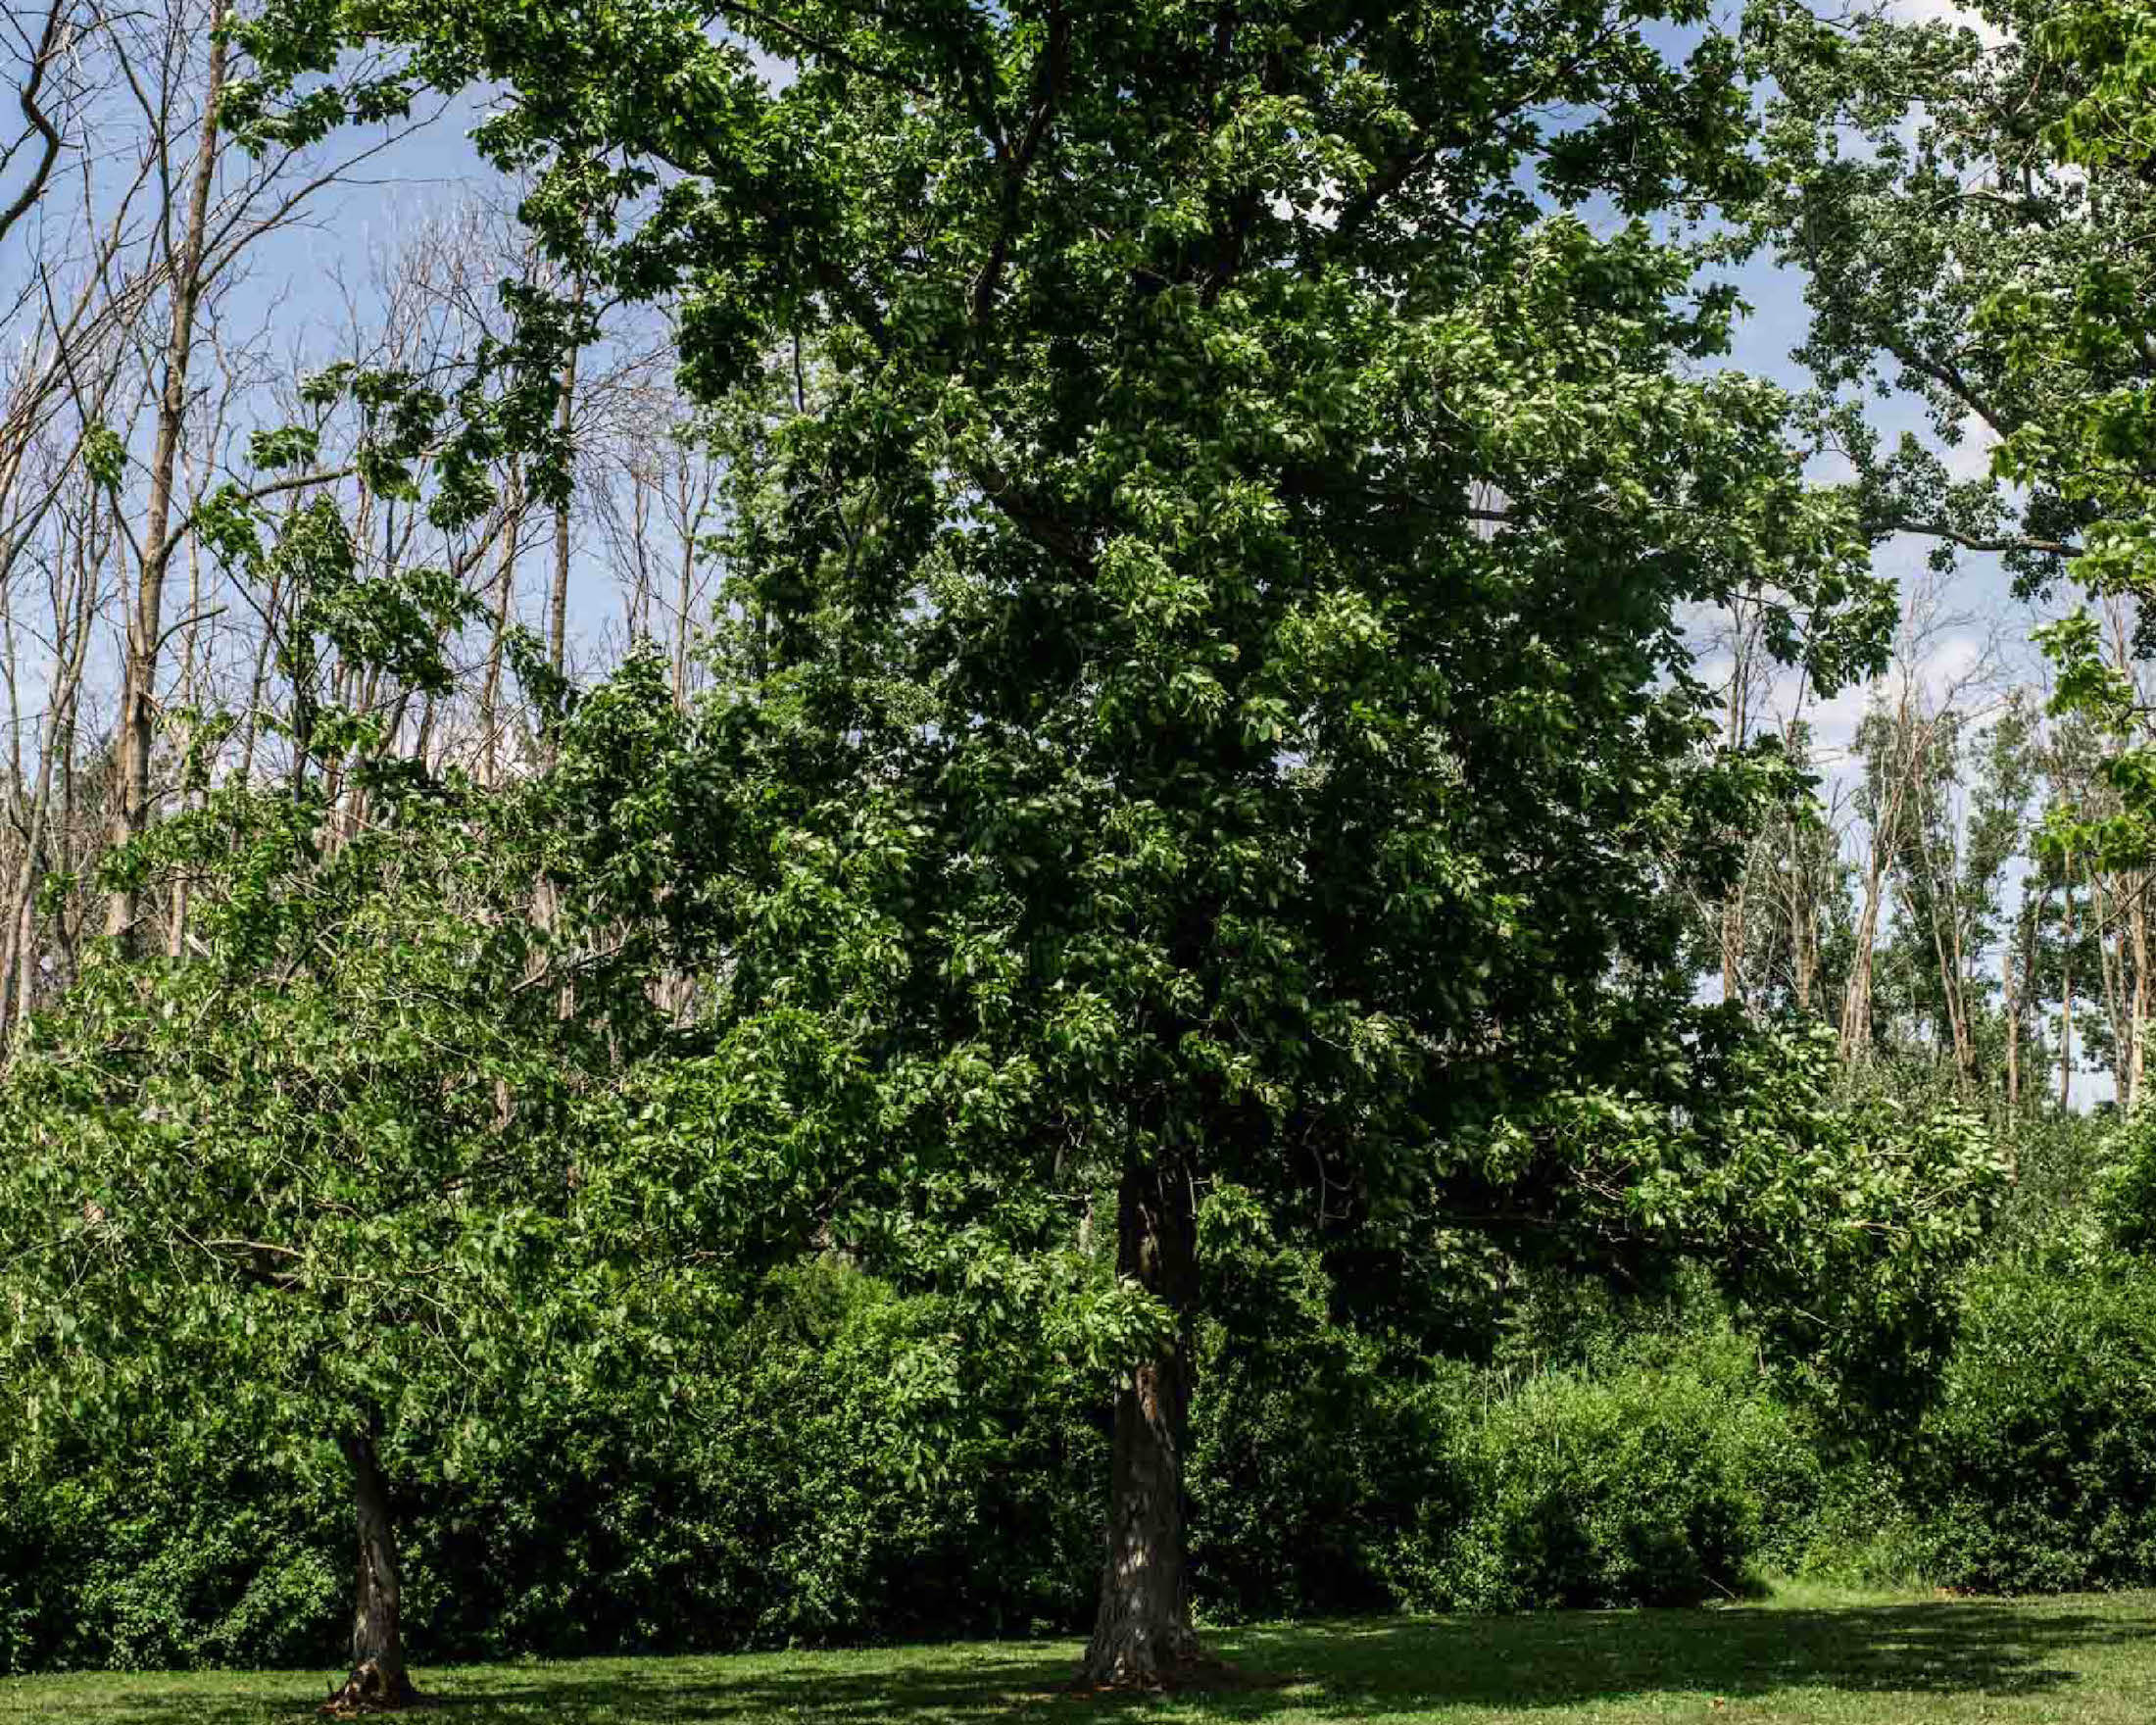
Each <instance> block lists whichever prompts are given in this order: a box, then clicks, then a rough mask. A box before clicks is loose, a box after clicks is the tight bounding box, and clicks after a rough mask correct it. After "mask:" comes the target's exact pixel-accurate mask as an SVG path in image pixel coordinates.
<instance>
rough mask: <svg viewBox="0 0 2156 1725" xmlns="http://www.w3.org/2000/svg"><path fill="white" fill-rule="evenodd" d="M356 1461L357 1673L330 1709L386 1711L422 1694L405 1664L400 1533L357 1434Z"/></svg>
mask: <svg viewBox="0 0 2156 1725" xmlns="http://www.w3.org/2000/svg"><path fill="white" fill-rule="evenodd" d="M344 1454H345V1458H346V1459H347V1460H349V1461H350V1462H351V1463H352V1501H353V1504H354V1506H355V1507H356V1508H357V1509H358V1511H359V1536H360V1538H359V1586H358V1588H357V1590H356V1594H355V1598H354V1602H353V1607H352V1674H351V1676H349V1677H347V1678H346V1679H345V1680H344V1687H343V1688H341V1689H340V1690H338V1691H337V1693H336V1694H334V1695H333V1696H331V1697H330V1698H329V1700H328V1703H327V1704H326V1705H325V1706H324V1707H323V1708H322V1711H323V1712H325V1713H387V1712H393V1711H395V1710H396V1709H397V1708H399V1707H409V1706H413V1705H415V1704H417V1701H418V1700H419V1693H418V1691H417V1690H416V1689H415V1688H413V1686H412V1674H411V1673H410V1672H409V1671H408V1670H406V1668H405V1655H404V1633H403V1629H402V1625H401V1623H400V1621H399V1614H398V1599H397V1534H396V1529H395V1528H394V1527H393V1526H392V1525H391V1523H390V1519H389V1494H388V1493H387V1491H386V1490H384V1488H383V1485H382V1471H381V1464H380V1462H379V1460H378V1459H377V1458H376V1456H375V1454H374V1440H373V1438H372V1437H371V1436H369V1435H368V1434H366V1433H364V1432H363V1433H355V1434H353V1435H352V1436H350V1437H347V1438H346V1439H345V1440H344Z"/></svg>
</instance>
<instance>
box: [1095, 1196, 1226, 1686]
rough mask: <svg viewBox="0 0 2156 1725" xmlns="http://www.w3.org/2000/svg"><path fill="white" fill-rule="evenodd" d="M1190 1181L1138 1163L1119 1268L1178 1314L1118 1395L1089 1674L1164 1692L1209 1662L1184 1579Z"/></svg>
mask: <svg viewBox="0 0 2156 1725" xmlns="http://www.w3.org/2000/svg"><path fill="white" fill-rule="evenodd" d="M1194 1233H1195V1219H1194V1217H1193V1215H1192V1207H1191V1191H1190V1183H1189V1180H1188V1178H1187V1176H1186V1175H1185V1174H1184V1172H1183V1170H1182V1169H1180V1168H1177V1167H1173V1166H1165V1167H1163V1166H1157V1165H1156V1166H1153V1167H1149V1168H1143V1169H1140V1168H1131V1169H1126V1170H1125V1172H1124V1174H1123V1183H1122V1191H1121V1194H1120V1199H1119V1203H1118V1219H1117V1250H1116V1263H1117V1268H1118V1269H1119V1270H1120V1271H1121V1272H1122V1273H1123V1274H1124V1275H1126V1276H1129V1277H1132V1278H1134V1279H1135V1280H1136V1281H1137V1282H1138V1283H1139V1284H1140V1285H1141V1286H1142V1287H1144V1288H1145V1289H1146V1290H1147V1291H1148V1292H1150V1293H1152V1294H1153V1295H1155V1296H1156V1297H1158V1298H1159V1299H1160V1300H1161V1301H1163V1302H1164V1303H1165V1304H1166V1305H1167V1306H1168V1307H1169V1309H1170V1310H1172V1311H1173V1312H1174V1313H1175V1314H1176V1319H1177V1325H1176V1329H1177V1333H1176V1336H1175V1339H1174V1342H1173V1343H1172V1345H1171V1346H1169V1347H1168V1348H1166V1349H1163V1350H1162V1351H1161V1352H1160V1353H1159V1354H1157V1355H1154V1356H1153V1357H1152V1359H1149V1360H1147V1361H1145V1362H1144V1363H1143V1364H1141V1365H1140V1366H1139V1367H1138V1368H1137V1370H1136V1371H1134V1372H1133V1373H1132V1374H1131V1376H1130V1378H1129V1379H1128V1380H1126V1381H1125V1383H1124V1384H1123V1385H1122V1387H1121V1389H1120V1390H1119V1391H1118V1392H1117V1394H1116V1399H1115V1446H1114V1454H1113V1457H1112V1459H1111V1461H1110V1464H1109V1465H1110V1474H1109V1483H1108V1525H1107V1551H1106V1556H1105V1561H1104V1562H1103V1565H1102V1570H1101V1608H1100V1612H1099V1615H1098V1616H1097V1617H1096V1618H1095V1620H1094V1626H1093V1641H1092V1644H1091V1645H1090V1646H1089V1647H1088V1648H1087V1649H1086V1662H1085V1669H1084V1673H1083V1679H1084V1681H1085V1682H1086V1683H1088V1684H1091V1685H1094V1686H1097V1687H1100V1688H1106V1689H1152V1688H1158V1687H1160V1686H1162V1685H1164V1684H1167V1683H1170V1682H1172V1681H1173V1680H1174V1679H1175V1678H1176V1676H1177V1675H1178V1674H1179V1673H1180V1672H1182V1671H1185V1670H1187V1669H1188V1668H1189V1667H1190V1666H1191V1665H1192V1664H1193V1663H1194V1662H1196V1661H1197V1659H1198V1656H1199V1652H1198V1637H1197V1636H1196V1634H1194V1633H1193V1631H1192V1629H1191V1614H1190V1600H1189V1593H1188V1589H1187V1588H1186V1586H1185V1581H1184V1533H1183V1462H1184V1456H1185V1454H1187V1451H1188V1446H1189V1438H1190V1409H1191V1362H1190V1344H1189V1324H1190V1314H1191V1310H1192V1307H1193V1306H1194V1304H1195V1301H1196V1295H1197V1286H1196V1284H1197V1262H1196V1257H1195V1253H1194V1250H1193V1247H1194V1241H1193V1235H1194Z"/></svg>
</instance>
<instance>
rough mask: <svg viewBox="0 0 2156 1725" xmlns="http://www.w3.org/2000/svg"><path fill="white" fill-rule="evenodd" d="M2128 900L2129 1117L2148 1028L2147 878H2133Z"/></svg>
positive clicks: (2137, 1098)
mask: <svg viewBox="0 0 2156 1725" xmlns="http://www.w3.org/2000/svg"><path fill="white" fill-rule="evenodd" d="M2132 895H2133V896H2132V898H2131V900H2130V901H2129V902H2128V911H2127V932H2128V938H2129V942H2130V947H2131V952H2132V955H2133V994H2132V1004H2131V1008H2130V1010H2129V1011H2128V1017H2127V1036H2128V1043H2127V1057H2126V1111H2127V1112H2128V1113H2130V1114H2131V1112H2132V1111H2133V1110H2134V1109H2135V1108H2136V1107H2138V1106H2139V1104H2140V1100H2141V1074H2142V1072H2143V1071H2144V1070H2145V1069H2146V1067H2145V1060H2144V1057H2143V1055H2142V1052H2141V1038H2142V1033H2143V1031H2144V1030H2145V1029H2146V1027H2147V1025H2148V876H2147V875H2146V874H2136V875H2135V876H2134V877H2133V886H2132Z"/></svg>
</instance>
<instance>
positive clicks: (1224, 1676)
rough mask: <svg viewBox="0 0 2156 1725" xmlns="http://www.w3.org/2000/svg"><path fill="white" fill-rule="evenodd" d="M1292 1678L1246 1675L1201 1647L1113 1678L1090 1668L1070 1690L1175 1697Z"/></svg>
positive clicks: (1260, 1685) (1269, 1685)
mask: <svg viewBox="0 0 2156 1725" xmlns="http://www.w3.org/2000/svg"><path fill="white" fill-rule="evenodd" d="M1293 1681H1294V1679H1293V1678H1290V1677H1281V1676H1276V1675H1274V1674H1273V1673H1271V1672H1255V1671H1246V1670H1244V1669H1243V1667H1242V1666H1240V1665H1233V1664H1230V1663H1229V1662H1228V1661H1227V1660H1226V1659H1223V1658H1221V1657H1220V1656H1219V1655H1218V1654H1217V1653H1209V1652H1207V1651H1205V1650H1204V1649H1202V1648H1199V1647H1193V1648H1191V1649H1190V1650H1189V1651H1187V1652H1182V1653H1179V1654H1177V1655H1176V1656H1175V1657H1173V1658H1171V1659H1161V1660H1155V1661H1149V1662H1148V1663H1147V1665H1146V1666H1145V1667H1143V1668H1141V1669H1138V1670H1130V1669H1128V1668H1126V1669H1125V1670H1123V1671H1120V1672H1118V1673H1116V1674H1115V1675H1114V1676H1111V1677H1102V1676H1099V1675H1097V1674H1096V1673H1095V1672H1094V1671H1093V1669H1092V1668H1091V1667H1090V1666H1089V1667H1088V1668H1087V1669H1086V1670H1083V1671H1081V1672H1079V1674H1078V1680H1077V1681H1076V1682H1075V1683H1073V1684H1072V1685H1071V1686H1070V1693H1071V1694H1072V1695H1098V1696H1111V1695H1175V1694H1181V1693H1184V1692H1192V1693H1198V1694H1203V1693H1206V1692H1208V1691H1230V1692H1232V1691H1236V1690H1260V1689H1279V1688H1281V1687H1282V1686H1284V1685H1286V1684H1288V1683H1292V1682H1293Z"/></svg>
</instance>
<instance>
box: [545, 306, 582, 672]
mask: <svg viewBox="0 0 2156 1725" xmlns="http://www.w3.org/2000/svg"><path fill="white" fill-rule="evenodd" d="M577 298H578V299H579V300H581V299H582V298H583V294H582V291H581V290H579V292H578V294H577ZM575 393H576V350H575V349H574V348H571V349H570V350H569V357H568V359H567V360H566V361H565V362H564V365H563V367H562V405H561V408H560V418H559V419H558V420H557V423H558V425H559V426H560V429H561V432H562V438H563V441H564V442H566V441H567V440H568V434H569V401H570V398H571V397H572V396H573V395H574V394H575ZM550 598H551V604H550V605H549V606H548V616H547V662H548V663H549V664H550V665H553V666H554V674H555V675H556V676H561V675H562V674H563V673H564V671H566V670H567V668H568V663H569V506H568V505H567V504H566V503H565V502H564V504H563V505H562V507H561V508H560V509H558V510H556V511H555V512H554V592H553V593H552V595H551V596H550Z"/></svg>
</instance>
